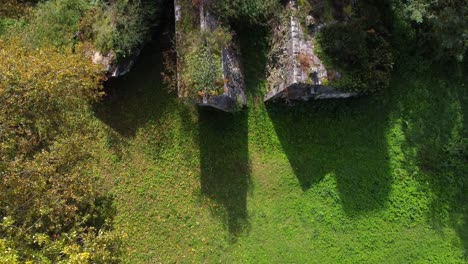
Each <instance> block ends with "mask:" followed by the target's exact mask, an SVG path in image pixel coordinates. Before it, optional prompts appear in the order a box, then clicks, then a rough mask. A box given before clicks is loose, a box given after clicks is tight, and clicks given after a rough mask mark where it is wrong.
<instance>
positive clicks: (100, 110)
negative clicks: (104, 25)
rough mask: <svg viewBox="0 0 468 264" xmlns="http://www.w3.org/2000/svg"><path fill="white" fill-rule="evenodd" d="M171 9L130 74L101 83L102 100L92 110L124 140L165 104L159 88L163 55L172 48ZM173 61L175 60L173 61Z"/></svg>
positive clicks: (166, 98) (157, 114) (167, 96)
mask: <svg viewBox="0 0 468 264" xmlns="http://www.w3.org/2000/svg"><path fill="white" fill-rule="evenodd" d="M172 8H173V7H172V5H166V7H165V12H163V14H164V16H163V17H164V19H162V21H163V22H164V23H163V24H162V25H160V26H159V27H158V28H157V29H155V33H154V34H153V37H152V41H151V42H150V43H148V44H147V45H146V46H145V47H144V49H143V50H142V52H141V54H140V56H138V58H137V59H136V61H135V64H134V66H133V67H132V69H131V71H130V72H129V73H128V74H126V75H124V76H122V77H118V78H112V79H109V80H108V81H107V82H106V83H105V92H106V96H105V97H104V99H103V100H102V101H101V102H99V103H98V104H96V105H95V106H94V111H95V114H96V116H97V117H98V118H99V119H100V120H102V121H103V122H104V123H106V124H107V125H108V126H109V127H111V128H112V129H113V130H115V131H116V132H118V133H119V134H120V135H121V136H124V137H127V138H129V137H133V136H135V133H136V131H137V130H138V128H140V127H141V126H143V125H144V124H145V123H147V122H148V121H151V120H156V119H157V118H158V117H160V116H161V114H162V112H163V111H164V109H165V106H166V105H167V102H168V101H169V100H172V97H171V94H170V93H169V91H168V89H167V88H165V85H163V81H162V77H161V73H162V72H163V70H164V69H163V65H164V63H163V54H164V52H165V51H166V50H168V49H171V48H172V44H173V43H172V39H173V35H174V33H173V32H174V23H173V22H171V21H174V18H173V13H174V12H173V9H172ZM174 59H175V58H174Z"/></svg>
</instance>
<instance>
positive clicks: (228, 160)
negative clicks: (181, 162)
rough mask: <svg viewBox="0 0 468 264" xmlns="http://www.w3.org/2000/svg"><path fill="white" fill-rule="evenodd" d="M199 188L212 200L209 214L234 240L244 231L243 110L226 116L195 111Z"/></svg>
mask: <svg viewBox="0 0 468 264" xmlns="http://www.w3.org/2000/svg"><path fill="white" fill-rule="evenodd" d="M199 145H200V170H201V178H200V185H201V191H202V194H204V195H206V196H207V197H209V198H210V199H213V200H214V201H216V203H217V206H219V207H220V208H217V207H216V206H215V207H213V208H212V209H213V212H214V213H215V214H217V215H219V216H221V217H222V218H223V220H224V222H225V225H226V228H227V230H228V231H229V233H230V235H232V237H233V238H234V239H235V238H236V237H237V236H238V235H240V234H241V233H243V232H244V231H247V230H248V227H249V222H248V214H247V192H248V189H249V185H250V163H249V154H248V145H247V115H246V113H245V111H242V112H240V113H235V114H230V113H224V112H221V111H218V110H213V109H207V108H200V109H199Z"/></svg>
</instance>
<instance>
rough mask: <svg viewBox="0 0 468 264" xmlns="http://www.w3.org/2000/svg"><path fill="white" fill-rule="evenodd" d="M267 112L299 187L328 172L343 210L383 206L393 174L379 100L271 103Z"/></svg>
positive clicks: (354, 211) (306, 186) (351, 212)
mask: <svg viewBox="0 0 468 264" xmlns="http://www.w3.org/2000/svg"><path fill="white" fill-rule="evenodd" d="M267 111H268V114H269V116H270V119H271V120H272V122H273V124H274V127H275V131H276V133H277V135H278V138H279V140H280V142H281V146H282V148H283V151H284V152H285V153H286V156H287V158H288V160H289V162H290V164H291V167H292V169H293V171H294V174H295V176H296V177H297V179H298V181H299V184H300V186H301V187H302V190H304V191H307V190H308V189H309V188H311V187H312V186H313V185H314V184H316V183H318V182H320V181H321V180H322V179H323V178H324V176H325V175H326V174H328V173H332V174H334V175H335V177H336V182H337V190H338V193H339V198H336V199H338V200H337V202H340V203H341V204H342V205H343V208H344V210H345V212H346V213H347V214H349V215H355V214H358V213H360V212H363V211H370V210H376V209H379V208H382V207H384V206H385V203H386V201H387V198H388V195H389V192H390V185H391V181H392V176H391V174H390V170H389V164H388V160H389V157H388V152H387V142H386V138H385V131H386V125H387V122H386V120H387V109H386V107H385V105H384V104H381V103H378V102H377V101H375V100H372V99H371V98H358V99H348V100H324V101H312V102H304V103H297V104H296V105H295V106H294V107H291V106H287V105H284V104H272V103H270V104H268V105H267Z"/></svg>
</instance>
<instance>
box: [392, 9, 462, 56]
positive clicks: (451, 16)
mask: <svg viewBox="0 0 468 264" xmlns="http://www.w3.org/2000/svg"><path fill="white" fill-rule="evenodd" d="M393 3H394V6H395V9H396V10H397V12H399V13H401V14H402V15H403V17H404V18H405V19H406V20H407V21H409V22H411V24H412V26H413V28H415V29H416V30H417V32H418V39H417V42H418V44H419V47H418V48H419V49H422V50H423V51H424V52H425V53H426V55H427V56H428V57H430V58H431V59H432V60H433V61H440V60H446V59H447V58H455V59H456V60H458V61H462V60H463V58H464V56H465V54H466V50H467V47H468V44H467V43H468V41H467V39H468V37H467V36H468V20H467V19H466V17H467V16H468V5H467V3H466V1H458V0H447V1H427V0H408V1H401V0H400V1H394V2H393Z"/></svg>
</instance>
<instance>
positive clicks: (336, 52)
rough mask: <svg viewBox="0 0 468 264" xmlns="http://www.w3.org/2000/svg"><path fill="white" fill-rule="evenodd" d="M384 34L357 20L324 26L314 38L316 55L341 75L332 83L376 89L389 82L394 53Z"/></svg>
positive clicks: (354, 87) (362, 89) (363, 89)
mask: <svg viewBox="0 0 468 264" xmlns="http://www.w3.org/2000/svg"><path fill="white" fill-rule="evenodd" d="M384 35H385V33H381V32H377V31H376V30H375V29H373V28H365V27H364V24H363V23H360V22H359V21H357V22H354V23H334V24H331V25H329V26H326V27H325V28H324V29H323V30H322V31H321V32H320V33H319V34H318V35H317V38H316V42H317V43H318V45H317V54H318V55H319V56H320V58H321V59H322V60H323V61H324V63H325V64H326V65H327V66H328V67H330V68H332V69H335V70H338V71H339V72H341V73H342V74H343V78H341V79H338V80H335V81H334V82H333V83H332V84H331V85H333V86H335V87H338V88H343V89H348V90H356V91H366V92H372V91H378V90H381V89H384V88H385V87H387V86H388V85H389V82H390V77H391V72H392V68H393V55H392V49H391V46H390V44H389V43H388V42H387V40H386V39H385V38H384Z"/></svg>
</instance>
